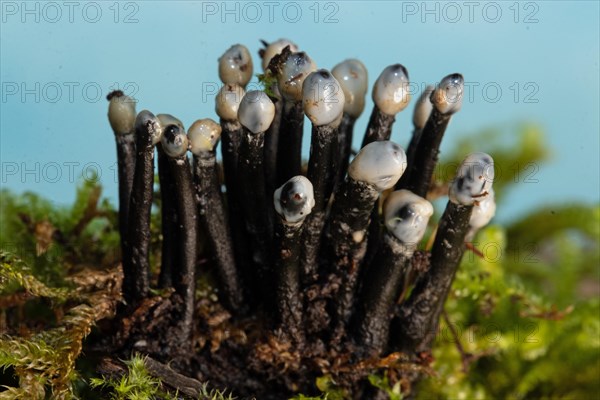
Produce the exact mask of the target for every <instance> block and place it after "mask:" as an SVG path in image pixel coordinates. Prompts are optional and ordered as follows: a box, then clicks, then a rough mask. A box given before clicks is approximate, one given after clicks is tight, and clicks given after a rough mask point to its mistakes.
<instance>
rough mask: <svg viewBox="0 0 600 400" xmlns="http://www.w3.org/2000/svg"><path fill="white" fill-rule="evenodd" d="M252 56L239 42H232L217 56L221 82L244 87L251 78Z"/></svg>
mask: <svg viewBox="0 0 600 400" xmlns="http://www.w3.org/2000/svg"><path fill="white" fill-rule="evenodd" d="M252 69H253V65H252V56H251V55H250V52H249V51H248V49H247V48H246V46H243V45H241V44H234V45H233V46H231V47H230V48H229V49H228V50H227V51H226V52H225V53H223V55H222V56H221V57H220V58H219V78H221V82H223V83H225V84H228V83H231V84H236V85H240V86H242V87H246V85H247V84H248V82H250V79H252Z"/></svg>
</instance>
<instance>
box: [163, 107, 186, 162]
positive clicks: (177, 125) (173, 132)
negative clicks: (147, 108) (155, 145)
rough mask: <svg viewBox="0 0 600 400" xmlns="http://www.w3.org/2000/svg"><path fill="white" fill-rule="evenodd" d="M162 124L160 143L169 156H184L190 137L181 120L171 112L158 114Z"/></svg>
mask: <svg viewBox="0 0 600 400" xmlns="http://www.w3.org/2000/svg"><path fill="white" fill-rule="evenodd" d="M158 119H159V120H160V124H161V125H162V131H163V133H162V138H161V139H160V143H161V144H162V148H163V150H164V151H165V153H167V155H168V156H169V157H180V156H183V155H184V154H185V153H186V151H187V149H188V138H187V136H186V134H185V128H184V127H183V124H182V123H181V121H180V120H178V119H177V118H175V117H174V116H172V115H170V114H158Z"/></svg>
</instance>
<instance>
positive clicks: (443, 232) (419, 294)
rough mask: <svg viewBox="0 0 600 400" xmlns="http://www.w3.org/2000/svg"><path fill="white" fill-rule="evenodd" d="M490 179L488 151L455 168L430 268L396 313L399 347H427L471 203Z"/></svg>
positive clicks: (481, 198)
mask: <svg viewBox="0 0 600 400" xmlns="http://www.w3.org/2000/svg"><path fill="white" fill-rule="evenodd" d="M493 179H494V167H493V160H492V157H490V156H489V155H488V154H485V153H473V154H471V155H469V156H468V157H467V158H465V160H464V161H463V162H462V164H461V166H460V167H459V169H458V172H457V175H456V178H455V179H454V181H453V182H452V184H451V187H450V194H449V198H450V200H449V201H448V204H447V206H446V210H445V211H444V214H443V215H442V218H441V219H440V223H439V225H438V229H437V233H436V237H435V241H434V243H433V247H432V250H431V267H430V269H429V271H428V273H427V274H425V275H424V276H423V277H422V278H421V279H420V280H418V282H417V284H416V286H415V288H414V289H413V291H412V293H411V295H410V297H409V298H408V300H407V301H406V302H405V303H404V304H403V306H402V310H401V312H400V313H399V323H398V327H399V329H398V332H395V333H396V334H397V340H398V346H399V348H400V349H403V350H406V351H408V350H409V349H410V351H424V350H427V349H429V348H430V346H431V340H432V337H431V336H430V335H427V333H428V332H432V331H433V330H432V329H434V328H436V327H437V323H438V320H439V317H440V314H441V312H442V310H443V306H444V302H445V301H446V297H447V296H448V291H449V290H450V285H451V284H452V280H453V279H454V275H455V273H456V270H457V268H458V266H459V264H460V260H461V258H462V255H463V252H464V248H465V238H466V235H467V233H468V232H469V221H470V220H471V215H472V211H473V206H474V204H475V203H476V202H481V201H484V200H485V199H486V198H487V197H489V195H490V189H491V185H492V182H493Z"/></svg>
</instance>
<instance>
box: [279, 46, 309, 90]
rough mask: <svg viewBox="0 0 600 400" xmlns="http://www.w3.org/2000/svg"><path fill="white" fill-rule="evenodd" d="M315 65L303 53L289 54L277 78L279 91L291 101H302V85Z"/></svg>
mask: <svg viewBox="0 0 600 400" xmlns="http://www.w3.org/2000/svg"><path fill="white" fill-rule="evenodd" d="M316 70H317V64H315V62H314V61H313V60H312V59H311V58H310V57H309V56H308V55H307V54H306V53H305V52H303V51H302V52H299V53H291V54H290V55H289V56H288V58H287V59H286V60H285V61H284V63H283V65H282V68H281V71H280V73H279V76H278V85H279V91H280V92H281V94H282V95H283V97H284V98H285V99H287V100H291V101H302V84H303V83H304V80H305V79H306V77H307V76H308V75H310V73H311V72H314V71H316Z"/></svg>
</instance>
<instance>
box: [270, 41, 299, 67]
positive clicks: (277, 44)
mask: <svg viewBox="0 0 600 400" xmlns="http://www.w3.org/2000/svg"><path fill="white" fill-rule="evenodd" d="M286 46H290V50H291V51H292V53H295V52H297V51H298V46H296V44H295V43H293V42H292V41H290V40H288V39H279V40H276V41H274V42H272V43H269V45H268V46H267V47H266V48H265V52H264V53H263V56H262V69H263V71H264V70H266V69H267V67H268V66H269V63H270V62H271V59H272V58H273V57H275V56H276V55H277V54H279V53H281V51H282V50H283V49H284V48H285V47H286Z"/></svg>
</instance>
